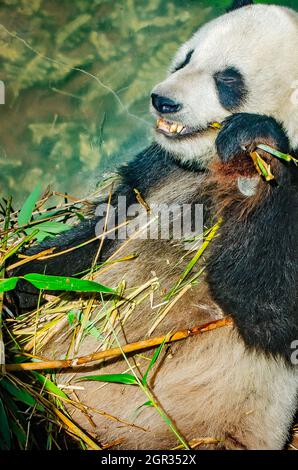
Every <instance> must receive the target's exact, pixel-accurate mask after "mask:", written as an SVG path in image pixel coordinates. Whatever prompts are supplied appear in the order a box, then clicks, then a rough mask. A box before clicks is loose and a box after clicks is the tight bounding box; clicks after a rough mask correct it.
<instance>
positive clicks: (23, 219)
mask: <svg viewBox="0 0 298 470" xmlns="http://www.w3.org/2000/svg"><path fill="white" fill-rule="evenodd" d="M41 187H42V185H41V183H39V184H38V185H37V186H36V187H35V188H34V189H33V191H32V193H31V194H30V195H29V196H28V197H27V199H26V201H25V202H24V204H23V206H22V208H21V210H20V212H19V215H18V224H19V225H26V224H28V222H30V219H31V217H32V213H33V210H34V208H35V205H36V203H37V201H38V199H39V196H40V193H41Z"/></svg>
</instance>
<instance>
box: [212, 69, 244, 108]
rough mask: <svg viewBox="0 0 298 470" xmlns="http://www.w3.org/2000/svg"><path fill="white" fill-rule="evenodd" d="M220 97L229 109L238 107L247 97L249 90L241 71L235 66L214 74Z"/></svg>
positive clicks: (224, 105) (221, 101)
mask: <svg viewBox="0 0 298 470" xmlns="http://www.w3.org/2000/svg"><path fill="white" fill-rule="evenodd" d="M214 80H215V83H216V88H217V92H218V98H219V101H220V103H221V104H222V106H223V107H224V108H225V109H227V110H228V111H233V110H235V109H237V108H238V107H239V106H240V105H241V104H242V103H243V102H244V101H245V98H246V97H247V94H248V90H247V88H246V85H245V80H244V77H243V75H242V74H241V72H240V71H239V70H238V69H236V68H235V67H227V68H226V69H224V70H222V71H221V72H217V73H215V74H214Z"/></svg>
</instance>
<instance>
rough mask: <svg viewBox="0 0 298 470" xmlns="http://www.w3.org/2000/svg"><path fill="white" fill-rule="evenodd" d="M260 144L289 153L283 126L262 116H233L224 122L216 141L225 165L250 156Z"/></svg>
mask: <svg viewBox="0 0 298 470" xmlns="http://www.w3.org/2000/svg"><path fill="white" fill-rule="evenodd" d="M259 144H266V145H269V146H271V147H273V148H275V149H276V150H279V151H280V152H284V153H288V152H289V139H288V137H287V135H286V133H285V131H284V129H283V127H282V125H281V124H279V123H278V122H277V121H276V120H275V119H274V118H272V117H269V116H265V115H261V114H248V113H238V114H232V115H231V116H230V117H228V118H227V119H226V120H225V121H224V122H223V128H222V130H221V131H220V132H219V134H218V136H217V139H216V148H217V153H218V156H219V158H220V159H221V161H222V162H223V163H226V162H229V161H230V160H233V159H234V158H237V157H243V156H245V155H248V154H249V152H253V151H254V150H255V149H256V147H257V146H258V145H259Z"/></svg>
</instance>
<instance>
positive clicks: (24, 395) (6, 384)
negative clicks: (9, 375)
mask: <svg viewBox="0 0 298 470" xmlns="http://www.w3.org/2000/svg"><path fill="white" fill-rule="evenodd" d="M0 385H1V386H2V387H3V388H4V389H5V390H6V391H7V392H9V393H10V395H12V396H13V397H14V398H15V399H16V400H18V401H20V402H22V403H25V405H28V406H32V407H33V406H36V408H37V409H38V410H40V411H42V410H43V409H44V408H43V406H41V405H39V404H38V403H37V402H36V399H35V398H34V397H33V396H32V395H30V393H29V392H27V390H25V389H21V388H19V387H17V386H16V385H15V384H14V383H12V382H10V381H9V380H7V379H5V378H4V379H2V380H1V382H0Z"/></svg>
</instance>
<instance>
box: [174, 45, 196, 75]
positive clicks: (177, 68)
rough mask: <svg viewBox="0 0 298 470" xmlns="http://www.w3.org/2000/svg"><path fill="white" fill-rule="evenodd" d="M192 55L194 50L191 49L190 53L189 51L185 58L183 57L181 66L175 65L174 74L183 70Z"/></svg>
mask: <svg viewBox="0 0 298 470" xmlns="http://www.w3.org/2000/svg"><path fill="white" fill-rule="evenodd" d="M193 53H194V49H192V50H191V51H189V52H188V54H187V55H186V57H185V60H184V61H183V62H181V64H179V65H177V67H175V70H174V72H177V71H178V70H181V69H183V68H184V67H185V66H186V65H187V64H189V62H190V59H191V57H192V55H193Z"/></svg>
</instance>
